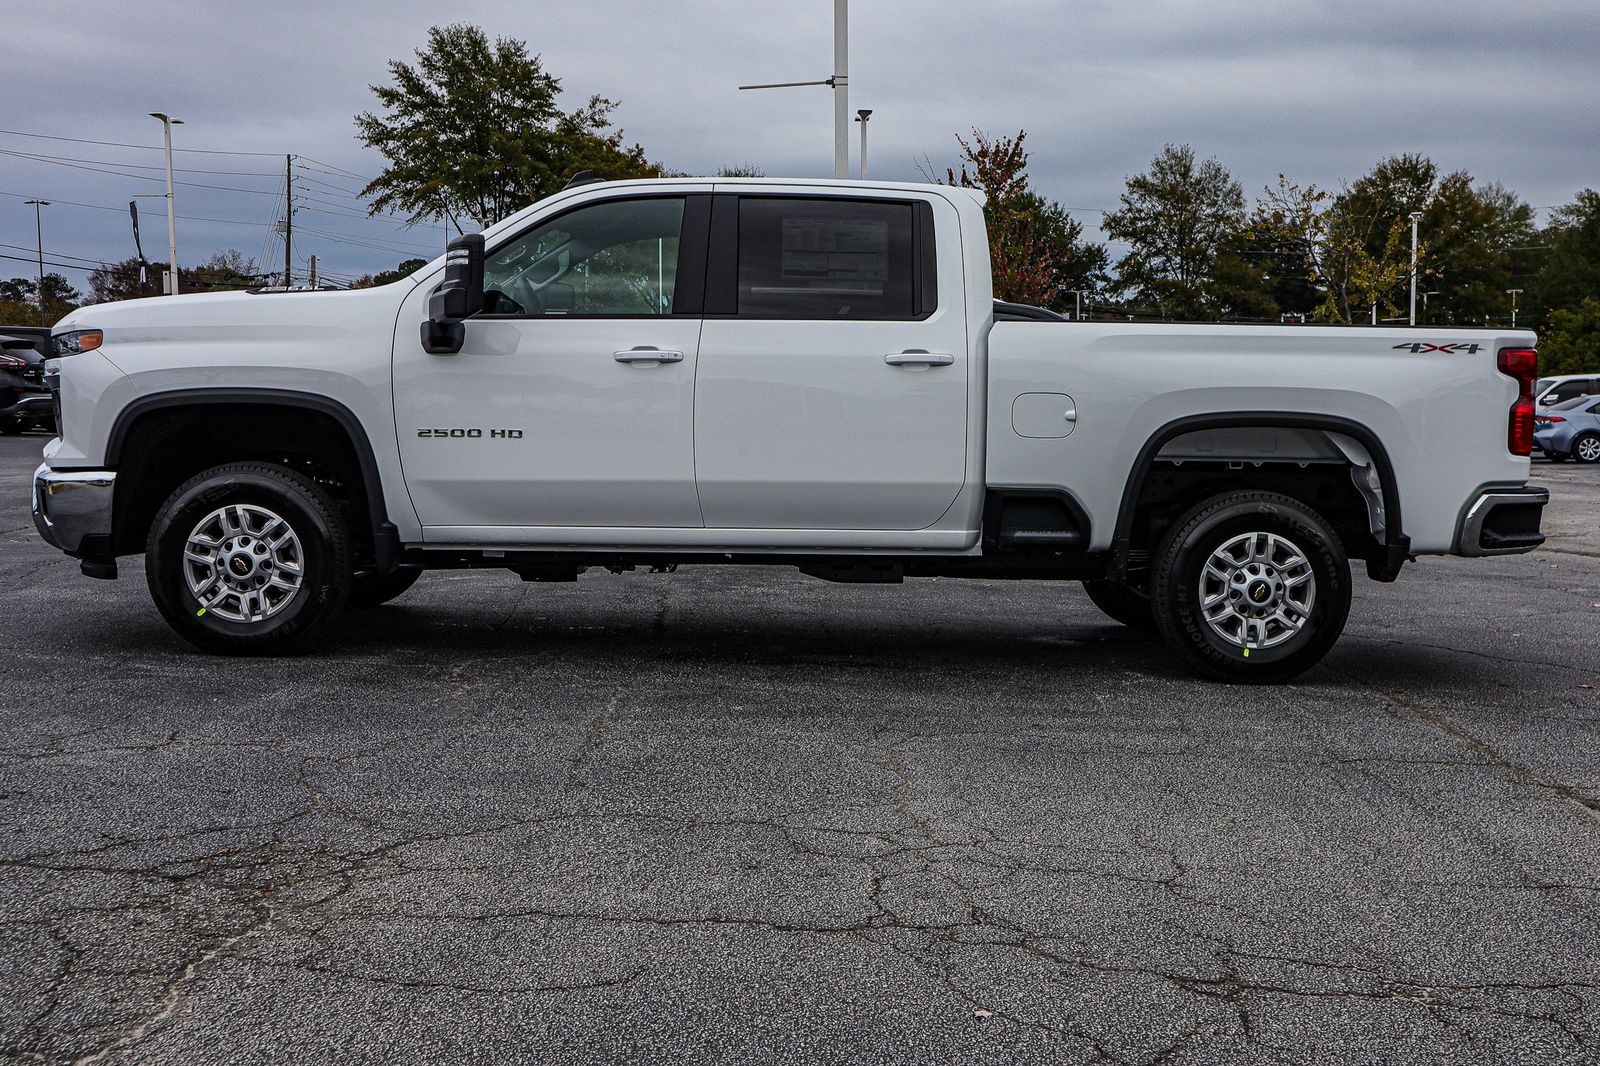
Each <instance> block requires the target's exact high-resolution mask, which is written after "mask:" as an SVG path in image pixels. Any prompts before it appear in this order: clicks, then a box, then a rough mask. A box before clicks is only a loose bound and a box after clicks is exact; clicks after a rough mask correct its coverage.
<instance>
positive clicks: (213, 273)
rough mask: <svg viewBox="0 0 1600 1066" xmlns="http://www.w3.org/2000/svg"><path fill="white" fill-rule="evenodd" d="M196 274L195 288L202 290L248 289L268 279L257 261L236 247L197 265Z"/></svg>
mask: <svg viewBox="0 0 1600 1066" xmlns="http://www.w3.org/2000/svg"><path fill="white" fill-rule="evenodd" d="M194 275H195V276H194V288H195V289H197V290H199V291H200V292H216V291H222V290H229V289H248V288H252V287H254V286H256V285H261V284H264V283H265V282H266V281H267V277H266V275H265V274H263V273H261V270H260V268H259V267H257V266H256V261H255V260H254V259H249V258H246V257H245V255H244V254H243V253H242V252H240V251H239V250H238V249H235V248H229V249H227V250H226V251H222V252H217V253H215V254H214V255H212V257H211V258H210V259H207V260H206V261H205V262H204V263H201V264H200V265H199V266H198V267H195V270H194ZM158 276H159V275H158Z"/></svg>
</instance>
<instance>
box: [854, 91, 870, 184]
mask: <svg viewBox="0 0 1600 1066" xmlns="http://www.w3.org/2000/svg"><path fill="white" fill-rule="evenodd" d="M871 117H872V112H871V110H869V109H867V108H861V109H860V110H858V111H856V121H857V122H859V123H861V161H860V162H859V163H858V164H857V173H858V175H859V176H860V178H861V180H862V181H866V180H867V120H868V119H870V118H871Z"/></svg>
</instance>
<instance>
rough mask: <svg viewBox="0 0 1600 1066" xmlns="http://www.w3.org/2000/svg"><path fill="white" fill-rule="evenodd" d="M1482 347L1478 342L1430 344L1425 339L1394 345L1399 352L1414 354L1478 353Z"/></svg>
mask: <svg viewBox="0 0 1600 1066" xmlns="http://www.w3.org/2000/svg"><path fill="white" fill-rule="evenodd" d="M1482 347H1483V345H1481V344H1477V343H1473V344H1462V343H1460V342H1457V343H1455V344H1428V343H1426V342H1423V341H1413V342H1412V343H1410V344H1397V345H1395V346H1394V350H1395V351H1397V352H1402V351H1403V352H1410V353H1411V354H1412V355H1421V354H1423V353H1424V352H1443V353H1445V354H1446V355H1477V354H1478V351H1479V349H1481V348H1482Z"/></svg>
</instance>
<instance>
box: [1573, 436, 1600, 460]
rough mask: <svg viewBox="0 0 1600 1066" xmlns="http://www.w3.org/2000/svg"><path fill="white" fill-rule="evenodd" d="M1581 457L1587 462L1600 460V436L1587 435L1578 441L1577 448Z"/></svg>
mask: <svg viewBox="0 0 1600 1066" xmlns="http://www.w3.org/2000/svg"><path fill="white" fill-rule="evenodd" d="M1576 451H1577V455H1578V458H1579V459H1582V460H1583V461H1584V462H1586V463H1592V462H1594V461H1596V460H1600V437H1585V438H1583V439H1582V440H1580V441H1579V442H1578V447H1577V449H1576Z"/></svg>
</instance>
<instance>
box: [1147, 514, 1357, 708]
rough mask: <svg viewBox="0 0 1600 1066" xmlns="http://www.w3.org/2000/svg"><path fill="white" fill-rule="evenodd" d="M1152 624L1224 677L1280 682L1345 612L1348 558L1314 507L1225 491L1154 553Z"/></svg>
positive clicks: (1311, 660)
mask: <svg viewBox="0 0 1600 1066" xmlns="http://www.w3.org/2000/svg"><path fill="white" fill-rule="evenodd" d="M1151 602H1152V607H1153V608H1154V613H1155V620H1156V627H1157V628H1158V629H1159V630H1160V631H1161V635H1162V636H1163V637H1165V638H1166V640H1167V642H1168V643H1169V644H1171V645H1172V647H1173V648H1174V649H1176V650H1177V652H1178V653H1179V654H1180V655H1182V656H1183V658H1184V659H1186V660H1187V661H1188V662H1189V663H1190V664H1191V665H1193V666H1195V667H1197V668H1198V669H1199V670H1200V671H1201V672H1202V673H1205V674H1209V675H1210V676H1212V677H1215V678H1218V679H1220V680H1224V681H1239V682H1245V683H1259V682H1274V681H1285V680H1288V679H1289V678H1291V677H1294V676H1295V675H1296V674H1299V673H1301V672H1303V671H1305V670H1307V669H1310V668H1311V667H1312V666H1314V665H1315V664H1316V663H1317V662H1318V661H1319V660H1320V659H1321V658H1322V657H1323V656H1324V655H1326V654H1327V653H1328V649H1330V648H1332V647H1333V645H1334V642H1335V641H1337V640H1338V639H1339V634H1340V633H1342V632H1343V631H1344V624H1345V619H1346V618H1347V617H1348V616H1349V614H1350V564H1349V560H1348V559H1346V557H1345V553H1344V548H1343V547H1342V546H1341V545H1340V543H1339V538H1338V536H1337V535H1336V534H1335V533H1334V532H1333V530H1331V529H1329V528H1328V524H1327V523H1326V522H1324V521H1323V520H1322V518H1321V516H1319V515H1318V514H1317V513H1316V512H1315V511H1312V510H1311V509H1309V508H1308V507H1306V506H1305V505H1304V504H1302V503H1300V502H1299V501H1297V500H1293V499H1291V498H1289V497H1288V496H1282V495H1279V494H1277V493H1272V492H1232V493H1228V494H1227V495H1224V496H1218V497H1216V498H1214V499H1211V500H1207V501H1206V502H1204V503H1202V504H1200V505H1199V506H1197V507H1195V508H1194V509H1193V510H1191V511H1189V513H1188V514H1186V515H1184V516H1183V517H1182V518H1181V519H1179V520H1178V521H1177V523H1175V524H1174V525H1173V527H1172V528H1171V530H1169V531H1168V533H1167V535H1166V537H1165V538H1164V539H1163V540H1162V543H1161V546H1160V548H1159V549H1158V550H1157V552H1156V558H1155V568H1154V576H1153V581H1152V589H1151Z"/></svg>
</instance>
